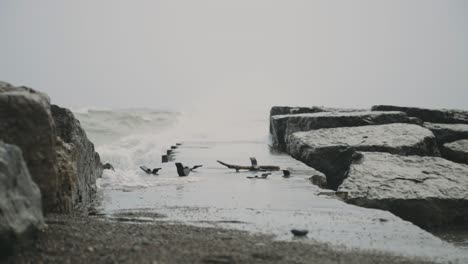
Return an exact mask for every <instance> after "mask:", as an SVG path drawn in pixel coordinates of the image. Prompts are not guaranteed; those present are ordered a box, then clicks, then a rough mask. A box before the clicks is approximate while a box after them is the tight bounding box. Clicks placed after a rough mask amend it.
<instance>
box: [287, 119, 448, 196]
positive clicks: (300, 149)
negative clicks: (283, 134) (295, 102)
mask: <svg viewBox="0 0 468 264" xmlns="http://www.w3.org/2000/svg"><path fill="white" fill-rule="evenodd" d="M286 144H287V152H288V153H289V154H290V155H291V156H293V157H294V158H296V159H298V160H301V161H303V162H304V163H306V164H307V165H309V166H311V167H313V168H315V169H317V170H319V171H321V172H323V173H324V174H325V175H326V176H327V182H328V187H329V188H330V189H334V190H336V189H337V188H338V186H339V185H340V184H341V183H342V182H343V180H344V179H345V178H346V177H347V173H348V171H349V167H350V165H351V163H352V161H353V160H354V159H356V156H358V155H357V153H356V151H379V152H388V153H392V154H399V155H431V156H439V149H438V148H437V144H436V142H435V138H434V135H433V134H432V132H431V131H429V130H428V129H426V128H423V127H420V126H417V125H413V124H401V123H395V124H387V125H375V126H361V127H340V128H329V129H317V130H311V131H306V132H296V133H293V134H291V135H290V136H289V137H288V139H287V142H286Z"/></svg>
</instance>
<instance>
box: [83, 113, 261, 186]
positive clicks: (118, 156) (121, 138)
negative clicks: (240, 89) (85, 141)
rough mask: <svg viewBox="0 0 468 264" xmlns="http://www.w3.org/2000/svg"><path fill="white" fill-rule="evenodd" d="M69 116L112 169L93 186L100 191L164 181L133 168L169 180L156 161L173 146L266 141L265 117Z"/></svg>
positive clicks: (203, 115)
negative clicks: (158, 172) (151, 170)
mask: <svg viewBox="0 0 468 264" xmlns="http://www.w3.org/2000/svg"><path fill="white" fill-rule="evenodd" d="M75 114H76V116H77V118H78V119H79V120H80V122H81V124H82V125H83V127H84V129H85V131H86V132H87V134H88V137H89V138H90V139H91V140H92V141H93V142H94V143H95V146H96V151H97V152H98V153H99V154H100V156H101V160H102V162H103V163H106V162H109V163H111V164H112V165H113V166H114V168H115V171H109V170H106V171H105V172H104V175H103V177H102V178H101V179H99V181H98V186H100V187H105V188H129V187H149V186H154V185H156V184H157V185H159V184H164V182H166V181H170V180H171V179H169V178H165V177H160V176H158V180H155V177H154V176H151V175H147V174H145V173H144V172H143V171H141V170H140V169H139V167H140V166H142V165H145V166H148V167H152V168H153V167H163V171H168V170H174V173H173V174H175V168H173V167H174V164H161V155H164V154H166V150H167V149H169V148H170V146H171V145H174V144H175V143H178V142H185V141H205V142H206V141H213V142H217V141H233V142H234V141H265V140H267V135H266V133H265V131H267V129H268V128H267V126H266V123H267V122H266V121H265V118H266V117H262V118H259V119H258V120H257V119H256V118H255V116H256V115H255V114H251V113H250V114H246V115H236V117H234V115H229V114H221V113H219V112H216V111H209V112H191V113H187V114H180V113H174V112H165V111H155V110H149V109H129V110H112V111H111V110H103V109H101V110H97V109H87V111H82V112H75ZM262 115H263V112H262ZM164 174H166V173H164ZM173 174H171V175H173ZM190 180H193V179H188V180H187V181H190Z"/></svg>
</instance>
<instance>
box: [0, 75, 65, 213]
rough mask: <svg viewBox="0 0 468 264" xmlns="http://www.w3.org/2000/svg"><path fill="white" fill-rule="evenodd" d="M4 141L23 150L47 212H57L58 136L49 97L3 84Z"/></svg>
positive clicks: (0, 123)
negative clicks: (56, 142)
mask: <svg viewBox="0 0 468 264" xmlns="http://www.w3.org/2000/svg"><path fill="white" fill-rule="evenodd" d="M0 139H1V140H3V141H5V142H6V143H10V144H14V145H17V146H18V147H20V148H21V150H22V152H23V157H24V160H25V161H26V164H27V166H28V170H29V172H30V173H31V176H32V178H33V180H34V181H35V182H36V183H37V185H38V186H39V188H40V190H41V192H42V204H43V206H44V210H45V211H55V210H56V205H57V199H59V197H57V194H58V192H59V190H58V174H57V170H56V168H55V164H56V154H55V141H56V132H55V123H54V119H53V118H52V114H51V111H50V102H49V98H48V96H47V95H45V94H43V93H40V92H36V91H34V90H32V89H30V88H27V87H14V86H12V85H10V84H7V83H4V82H0Z"/></svg>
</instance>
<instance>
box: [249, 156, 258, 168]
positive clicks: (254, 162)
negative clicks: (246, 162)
mask: <svg viewBox="0 0 468 264" xmlns="http://www.w3.org/2000/svg"><path fill="white" fill-rule="evenodd" d="M250 162H251V163H252V167H253V168H257V159H256V158H255V157H250Z"/></svg>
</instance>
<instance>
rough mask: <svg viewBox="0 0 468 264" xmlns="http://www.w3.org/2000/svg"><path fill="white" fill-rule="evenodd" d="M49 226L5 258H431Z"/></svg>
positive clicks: (86, 225) (156, 228)
mask: <svg viewBox="0 0 468 264" xmlns="http://www.w3.org/2000/svg"><path fill="white" fill-rule="evenodd" d="M46 222H47V224H48V228H47V229H46V230H45V231H44V232H43V233H41V234H40V235H39V236H38V238H37V240H36V242H35V243H33V244H31V243H30V244H28V245H22V246H21V247H20V248H19V249H18V250H17V252H16V253H15V255H14V256H11V257H10V258H9V259H6V260H3V261H5V263H18V264H21V263H38V264H39V263H70V264H73V263H79V264H82V263H150V264H156V263H158V264H161V263H362V264H365V263H432V262H430V261H425V260H421V259H414V258H405V257H401V256H393V255H389V254H385V253H380V252H370V251H356V250H344V249H337V248H332V247H330V246H328V245H325V244H319V243H317V244H310V243H307V244H306V243H301V242H300V241H301V240H300V239H297V240H295V241H292V242H282V241H275V240H274V239H273V237H271V236H266V235H253V234H249V233H247V232H242V231H235V230H227V229H217V228H205V227H203V228H202V227H193V226H187V225H182V224H174V223H168V222H161V221H155V222H152V223H144V224H142V223H128V222H116V221H109V220H106V219H105V218H103V217H83V216H70V215H48V216H47V217H46Z"/></svg>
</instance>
